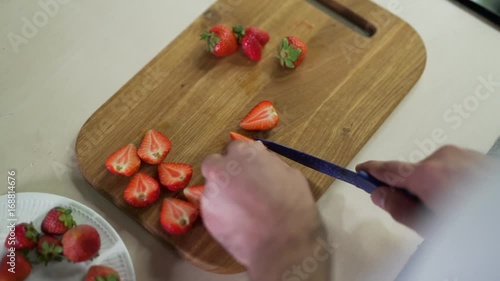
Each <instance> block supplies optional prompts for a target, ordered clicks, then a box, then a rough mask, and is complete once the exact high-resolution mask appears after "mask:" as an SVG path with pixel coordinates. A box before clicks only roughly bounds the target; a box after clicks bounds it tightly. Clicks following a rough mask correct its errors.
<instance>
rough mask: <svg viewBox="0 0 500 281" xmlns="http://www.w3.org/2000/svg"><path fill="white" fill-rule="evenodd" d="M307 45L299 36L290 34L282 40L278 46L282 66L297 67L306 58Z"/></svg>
mask: <svg viewBox="0 0 500 281" xmlns="http://www.w3.org/2000/svg"><path fill="white" fill-rule="evenodd" d="M306 55H307V45H306V44H305V43H304V42H303V41H302V40H301V39H299V38H297V37H294V36H288V37H285V38H283V39H282V40H281V45H280V46H279V47H278V59H279V60H280V63H281V66H283V67H287V68H296V67H297V66H299V65H300V64H302V62H303V61H304V59H305V58H306Z"/></svg>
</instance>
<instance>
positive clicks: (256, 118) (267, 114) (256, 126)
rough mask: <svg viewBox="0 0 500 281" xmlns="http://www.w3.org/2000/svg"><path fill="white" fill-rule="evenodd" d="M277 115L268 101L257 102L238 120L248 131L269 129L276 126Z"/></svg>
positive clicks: (277, 121)
mask: <svg viewBox="0 0 500 281" xmlns="http://www.w3.org/2000/svg"><path fill="white" fill-rule="evenodd" d="M278 123H279V116H278V113H277V112H276V110H275V109H274V107H273V104H272V103H271V102H270V101H262V102H260V103H259V104H257V105H256V106H255V107H254V108H253V109H252V110H250V113H248V114H247V116H245V118H243V120H242V121H241V122H240V127H241V128H243V129H245V130H248V131H262V130H271V129H273V128H274V127H276V126H278Z"/></svg>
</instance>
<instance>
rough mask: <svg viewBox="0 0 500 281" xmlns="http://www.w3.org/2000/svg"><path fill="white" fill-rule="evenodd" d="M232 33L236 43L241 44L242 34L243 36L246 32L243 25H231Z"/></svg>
mask: <svg viewBox="0 0 500 281" xmlns="http://www.w3.org/2000/svg"><path fill="white" fill-rule="evenodd" d="M233 33H234V35H236V38H237V39H238V43H239V44H241V40H242V39H243V36H245V34H246V31H245V27H244V26H243V25H242V24H239V25H237V26H235V27H233Z"/></svg>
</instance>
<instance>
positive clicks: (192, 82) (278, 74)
mask: <svg viewBox="0 0 500 281" xmlns="http://www.w3.org/2000/svg"><path fill="white" fill-rule="evenodd" d="M321 1H322V2H324V3H325V4H327V5H329V6H330V7H331V8H332V9H334V10H336V11H337V13H339V14H341V15H343V16H344V17H346V18H348V19H349V20H351V21H353V22H355V23H356V24H357V25H358V26H360V27H361V29H362V30H365V32H366V33H368V34H370V35H372V36H364V35H362V34H360V33H358V32H356V31H354V30H353V29H351V28H350V27H348V26H346V25H345V24H344V23H343V22H341V21H340V20H339V19H338V18H337V19H336V18H333V17H331V16H330V15H328V14H326V13H324V12H323V11H321V10H320V9H318V8H317V7H316V6H314V5H312V4H311V3H310V2H307V1H303V0H273V1H267V0H253V1H245V0H219V1H218V2H216V3H215V4H214V5H213V6H212V7H211V8H209V9H208V10H207V11H206V12H205V13H204V14H203V15H202V16H200V17H199V18H198V19H197V20H196V21H195V22H194V23H193V24H191V25H190V26H189V27H188V28H187V29H186V30H185V31H184V32H183V33H182V34H181V35H179V37H178V38H177V39H175V40H174V41H173V42H172V43H171V44H170V45H169V46H168V47H166V48H165V49H164V50H163V51H161V53H159V54H158V55H157V56H156V57H155V58H154V59H153V60H152V61H151V62H149V64H147V65H146V66H145V67H144V68H143V69H142V70H141V71H140V72H139V73H138V74H137V75H136V76H134V77H133V78H132V79H131V80H130V81H129V82H128V83H127V84H126V85H125V86H123V87H122V88H121V89H120V90H119V91H118V92H117V93H116V94H115V95H114V96H113V97H111V98H110V99H109V100H108V101H107V102H106V103H105V104H104V105H103V106H102V107H101V108H99V110H97V112H96V113H94V115H92V116H91V117H90V119H89V120H88V121H87V122H86V123H85V125H84V126H83V128H82V129H81V131H80V133H79V136H78V139H77V143H76V153H77V158H78V162H79V165H80V169H81V172H82V174H83V176H84V177H85V178H86V180H87V181H88V182H89V183H90V184H91V185H92V186H93V187H94V188H95V189H97V190H98V191H100V192H101V193H102V194H104V195H105V196H106V197H107V198H108V199H109V200H110V201H112V202H113V203H114V204H116V206H117V207H118V208H120V209H122V210H123V211H124V212H125V213H126V214H128V215H130V216H131V217H132V218H133V219H135V220H136V221H137V222H138V223H140V224H141V225H143V226H144V227H145V228H146V229H147V230H148V231H150V232H151V233H152V234H153V235H154V236H156V237H158V238H160V239H163V240H165V241H168V242H169V243H171V244H172V245H173V246H175V248H176V249H177V250H178V251H179V253H180V254H181V256H183V257H184V258H186V259H188V260H189V261H191V262H193V263H194V264H195V265H197V266H200V267H202V268H204V269H206V270H208V271H212V272H218V273H235V272H241V271H243V270H244V268H243V267H242V266H241V265H239V264H238V263H237V262H235V261H234V260H233V259H232V258H231V257H230V256H229V255H228V254H227V253H226V252H225V251H224V250H223V249H222V248H221V247H220V246H219V245H218V244H217V243H216V242H215V241H214V240H213V238H212V237H211V236H210V235H209V234H208V233H207V232H206V230H205V229H204V227H203V226H202V223H201V222H198V223H197V224H196V226H195V227H194V229H192V230H191V231H190V232H189V233H188V234H186V235H183V236H170V235H167V234H166V233H165V232H164V231H163V230H162V229H161V226H160V224H159V211H160V207H161V202H157V203H156V204H154V205H153V206H152V207H149V208H146V209H134V208H130V207H128V206H127V205H125V204H124V201H123V200H122V192H123V190H124V188H125V186H126V185H127V183H128V181H129V178H125V177H120V176H115V175H112V174H110V173H109V172H108V171H107V170H106V168H105V166H104V162H105V159H106V158H107V156H108V155H110V154H111V153H112V152H113V151H115V150H116V149H117V148H119V147H121V146H123V145H125V144H128V143H134V144H136V145H139V144H140V141H141V139H142V136H143V135H144V133H145V132H146V131H147V130H148V129H152V128H153V129H157V130H160V131H162V132H164V133H165V134H166V135H167V136H168V137H169V138H170V139H171V141H172V143H173V148H172V151H171V153H170V154H169V156H168V157H167V160H166V161H174V162H185V163H190V164H192V165H193V166H194V171H195V174H194V176H193V179H192V181H191V184H192V185H198V184H203V183H204V180H203V178H202V175H201V173H200V164H201V162H202V160H203V159H204V157H205V156H207V155H208V154H211V153H220V152H223V151H224V147H225V146H226V145H227V144H228V143H229V132H230V131H238V132H242V131H241V130H240V129H239V128H238V124H239V121H240V120H241V119H242V118H243V117H244V116H245V115H246V113H247V112H248V111H249V110H250V109H251V108H252V107H253V106H254V105H255V104H257V103H258V102H260V101H262V100H270V101H272V102H273V103H274V104H275V107H276V108H277V110H278V112H279V113H280V116H281V123H280V125H279V126H278V127H277V128H275V129H274V130H272V131H271V132H269V133H265V134H262V135H260V136H261V137H266V138H269V139H271V140H273V141H277V142H279V143H282V144H285V145H288V146H291V147H294V148H297V149H300V150H303V151H305V152H307V153H311V154H313V155H316V156H318V157H321V158H324V159H328V160H330V161H332V162H335V163H337V164H339V165H347V164H348V163H349V162H350V161H351V160H352V159H353V157H354V156H355V155H356V154H357V153H358V151H359V150H360V149H361V148H362V147H363V145H364V144H365V143H366V142H367V141H368V139H369V138H370V137H371V136H372V134H373V133H374V132H375V131H376V130H377V128H378V127H379V126H380V125H381V124H382V123H383V122H384V120H385V119H386V118H387V117H388V116H389V114H390V113H391V112H392V111H393V109H394V108H395V107H396V106H397V105H398V103H399V102H400V101H401V100H402V99H403V98H404V97H405V95H406V94H407V93H408V91H409V90H410V89H411V88H412V87H413V85H414V84H415V83H416V81H417V80H418V79H419V77H420V75H421V74H422V72H423V69H424V67H425V62H426V52H425V47H424V45H423V43H422V40H421V39H420V37H419V36H418V34H417V33H416V32H415V31H414V30H413V29H412V28H411V27H410V26H409V25H408V24H406V23H405V22H403V21H402V20H401V19H399V18H397V17H396V16H394V15H392V14H390V13H389V12H387V11H386V10H384V9H382V8H381V7H379V6H377V5H376V4H374V3H372V2H370V1H368V0H344V1H342V2H333V1H331V0H321ZM218 23H224V24H227V25H230V26H232V25H236V24H244V25H255V26H259V27H261V28H263V29H265V30H268V31H269V32H270V33H271V36H272V38H271V41H270V42H269V44H268V45H267V46H266V47H265V52H264V58H263V60H262V61H261V62H260V63H253V62H251V61H250V60H248V59H247V58H245V57H244V55H242V54H236V55H234V56H231V57H229V58H225V59H216V58H214V57H212V56H211V55H209V54H207V52H205V48H206V46H205V45H204V43H203V42H201V41H200V40H199V35H200V34H201V33H203V32H205V31H206V30H208V29H209V28H210V27H211V26H213V25H215V24H218ZM287 35H295V36H298V37H301V38H302V39H303V40H304V41H306V42H307V44H308V45H309V54H308V57H307V59H306V61H305V63H304V64H303V65H302V66H300V67H299V68H297V69H296V70H285V69H282V68H281V67H280V66H279V65H278V63H277V60H276V59H275V55H276V53H275V52H276V46H277V45H278V44H279V42H280V41H281V40H280V39H281V38H282V37H284V36H287ZM246 134H247V135H249V136H256V134H252V133H246ZM291 165H293V166H295V167H298V168H300V169H301V170H302V171H303V172H304V173H305V175H306V176H307V177H308V178H309V180H310V183H311V191H312V192H313V194H314V196H315V197H316V199H318V198H319V197H320V196H321V195H322V194H323V193H324V192H325V191H326V189H327V188H328V187H329V186H330V184H331V183H332V181H333V180H332V178H330V177H327V176H324V175H322V174H319V173H317V172H314V171H311V170H309V169H307V168H304V167H301V166H299V165H297V164H295V163H291ZM141 170H142V171H145V172H147V173H150V174H152V175H155V176H156V174H157V172H156V168H155V167H153V166H149V165H142V167H141ZM162 196H164V197H169V196H181V195H179V194H173V193H170V192H167V191H164V192H163V195H162Z"/></svg>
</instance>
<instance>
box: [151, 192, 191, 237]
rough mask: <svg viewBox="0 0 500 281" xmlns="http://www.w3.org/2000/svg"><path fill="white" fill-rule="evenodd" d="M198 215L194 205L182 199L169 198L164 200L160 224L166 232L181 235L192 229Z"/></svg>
mask: <svg viewBox="0 0 500 281" xmlns="http://www.w3.org/2000/svg"><path fill="white" fill-rule="evenodd" d="M198 214H199V213H198V210H197V209H196V207H195V206H193V204H191V203H189V202H186V201H183V200H180V199H175V198H167V199H165V200H163V205H162V208H161V213H160V223H161V226H162V227H163V229H165V231H166V232H168V233H170V234H173V235H180V234H184V233H186V232H187V231H188V230H189V229H191V227H192V226H193V224H194V222H195V221H196V219H197V218H198Z"/></svg>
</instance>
